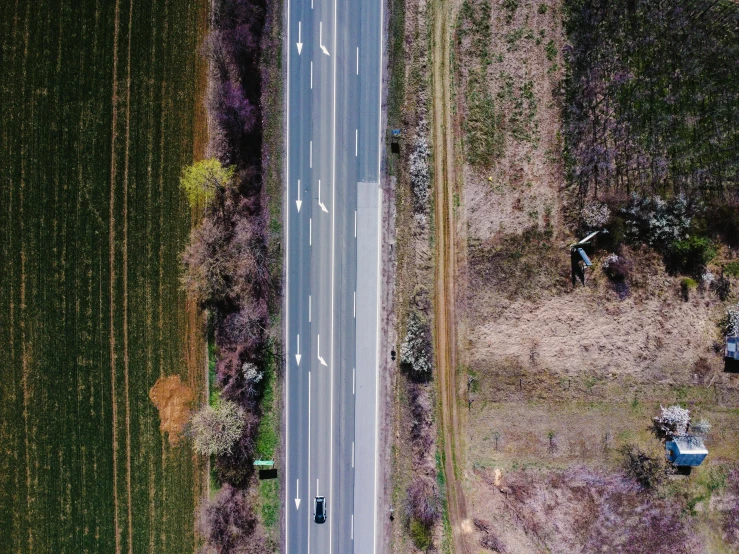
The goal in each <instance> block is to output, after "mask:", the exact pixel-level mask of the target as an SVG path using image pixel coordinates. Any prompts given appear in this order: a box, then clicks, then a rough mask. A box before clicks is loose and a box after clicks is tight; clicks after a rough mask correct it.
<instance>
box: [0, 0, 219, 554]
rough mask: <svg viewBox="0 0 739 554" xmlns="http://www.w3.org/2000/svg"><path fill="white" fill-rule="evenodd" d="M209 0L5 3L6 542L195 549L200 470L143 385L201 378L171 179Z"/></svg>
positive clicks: (40, 547) (180, 210) (191, 128)
mask: <svg viewBox="0 0 739 554" xmlns="http://www.w3.org/2000/svg"><path fill="white" fill-rule="evenodd" d="M206 10H207V1H204V0H196V1H189V0H157V1H152V0H118V1H114V0H110V1H108V0H97V1H95V0H6V1H3V2H0V45H1V47H2V49H1V50H0V545H1V546H0V551H2V552H12V553H31V552H36V553H42V552H44V553H46V552H48V553H55V554H57V553H71V554H77V553H82V552H110V553H113V552H116V553H120V552H137V553H139V552H152V553H169V552H172V553H178V554H179V553H183V552H192V551H193V550H194V548H195V542H196V537H195V533H194V525H193V519H194V517H193V513H194V509H195V505H196V503H197V499H198V496H199V495H200V493H201V490H202V479H201V475H202V468H201V467H199V466H198V462H197V460H195V459H194V458H193V456H192V454H191V449H190V446H189V444H188V443H187V442H186V441H183V442H181V443H180V444H179V445H177V446H171V445H170V444H169V442H168V441H167V438H166V437H163V436H162V435H161V433H160V431H159V419H158V414H157V412H156V409H155V408H154V406H153V405H152V404H151V402H150V400H149V398H148V396H147V395H148V391H149V389H150V388H151V386H152V385H153V384H154V382H155V381H156V379H157V378H158V377H159V376H160V375H165V374H166V375H172V374H179V375H181V376H182V379H183V382H185V383H187V384H188V385H189V386H191V387H193V388H194V389H195V390H196V391H197V392H198V394H199V395H200V394H202V390H203V389H204V382H203V377H204V375H203V372H202V371H201V370H200V367H202V365H201V364H199V363H198V360H197V358H198V356H197V353H198V352H202V350H203V349H202V345H201V344H200V343H199V342H198V339H197V336H198V334H199V331H200V330H199V329H197V328H196V327H197V314H196V313H195V312H194V310H192V309H188V306H187V305H186V300H185V297H184V295H183V293H182V291H181V289H180V286H179V281H178V274H179V269H178V267H179V266H178V254H179V252H180V251H181V249H182V246H183V243H184V241H185V240H186V237H187V234H188V231H189V228H190V214H189V209H188V207H187V205H186V203H185V200H184V198H183V197H182V195H181V193H180V191H179V190H178V176H179V173H180V170H181V168H182V166H183V165H185V164H187V163H189V162H190V161H191V160H192V158H193V153H194V151H195V150H197V149H198V144H200V143H201V142H202V136H201V133H199V132H198V127H197V126H196V121H197V120H198V118H197V117H196V115H197V113H198V112H200V110H201V108H200V105H201V100H200V98H199V96H198V92H199V88H200V87H198V82H199V81H200V77H201V76H202V67H201V66H200V63H201V62H199V61H198V55H197V50H198V47H199V45H200V42H201V40H202V33H203V31H204V22H205V17H206V13H207V11H206ZM193 353H194V354H195V355H193Z"/></svg>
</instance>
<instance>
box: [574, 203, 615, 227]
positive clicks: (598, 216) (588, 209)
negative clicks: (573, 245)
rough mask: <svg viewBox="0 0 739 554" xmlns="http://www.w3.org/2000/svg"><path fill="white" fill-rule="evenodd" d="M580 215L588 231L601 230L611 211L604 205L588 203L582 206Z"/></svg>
mask: <svg viewBox="0 0 739 554" xmlns="http://www.w3.org/2000/svg"><path fill="white" fill-rule="evenodd" d="M581 215H582V220H583V223H585V225H586V226H587V227H588V229H602V228H603V226H605V224H606V223H608V220H609V219H610V217H611V210H609V209H608V206H607V205H606V204H601V203H600V202H590V203H589V204H585V206H583V209H582V214H581Z"/></svg>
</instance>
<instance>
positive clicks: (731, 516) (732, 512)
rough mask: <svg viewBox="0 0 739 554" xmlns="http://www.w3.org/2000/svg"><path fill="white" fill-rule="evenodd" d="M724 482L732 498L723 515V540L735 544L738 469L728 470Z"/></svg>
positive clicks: (738, 516)
mask: <svg viewBox="0 0 739 554" xmlns="http://www.w3.org/2000/svg"><path fill="white" fill-rule="evenodd" d="M726 482H727V485H728V490H729V493H730V494H731V497H732V498H733V499H732V501H731V502H730V504H729V509H728V510H727V512H726V514H725V515H724V525H723V527H724V540H725V541H726V542H727V543H728V544H732V545H735V544H739V469H737V468H734V469H732V470H731V471H729V474H728V475H727V477H726Z"/></svg>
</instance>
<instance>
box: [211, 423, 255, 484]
mask: <svg viewBox="0 0 739 554" xmlns="http://www.w3.org/2000/svg"><path fill="white" fill-rule="evenodd" d="M245 420H246V421H245V424H244V429H243V431H242V432H241V436H240V437H239V440H238V441H237V442H236V443H235V444H234V445H233V447H232V448H231V451H230V452H229V453H227V454H223V455H221V456H218V458H216V462H215V472H216V475H217V476H218V479H219V480H220V482H221V483H229V484H231V485H233V486H234V487H239V488H243V487H246V486H248V484H249V478H250V477H251V476H252V474H253V473H254V466H253V465H252V462H253V460H254V452H255V448H256V436H257V433H258V430H259V418H258V417H257V416H256V415H254V414H253V413H252V412H248V411H247V412H245Z"/></svg>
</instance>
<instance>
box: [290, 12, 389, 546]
mask: <svg viewBox="0 0 739 554" xmlns="http://www.w3.org/2000/svg"><path fill="white" fill-rule="evenodd" d="M285 9H286V21H287V33H286V41H287V44H286V52H287V83H286V94H287V118H286V121H287V129H286V137H287V146H286V148H287V159H286V206H285V208H286V210H285V213H286V215H285V218H286V221H285V225H286V237H287V245H286V260H285V264H286V266H285V268H286V285H285V290H286V305H285V308H286V321H285V333H286V337H285V344H286V354H287V356H286V386H285V395H286V398H285V406H286V408H285V421H286V430H285V442H286V456H285V458H286V468H285V498H284V510H285V518H284V522H285V530H284V531H285V540H284V544H285V551H286V552H288V553H317V554H318V553H320V554H324V553H328V554H332V553H337V554H348V553H352V552H354V553H355V554H369V553H374V552H377V551H378V546H377V521H378V510H379V507H378V505H377V489H378V482H377V470H378V468H377V459H378V452H377V406H378V397H377V394H378V387H377V379H378V363H377V360H378V352H377V348H378V342H379V327H378V322H379V317H378V314H379V287H380V284H379V269H380V233H379V229H380V213H381V209H380V208H381V205H382V195H381V191H380V187H379V182H380V167H381V163H380V159H381V158H380V157H381V138H382V137H381V86H382V44H383V43H382V40H383V39H382V37H383V34H382V31H383V13H382V10H383V4H382V2H381V0H339V1H337V0H288V1H287V3H286V7H285ZM319 495H320V496H325V498H326V505H327V511H328V519H327V521H326V523H324V524H318V523H315V522H314V518H313V505H314V499H315V497H316V496H319Z"/></svg>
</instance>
